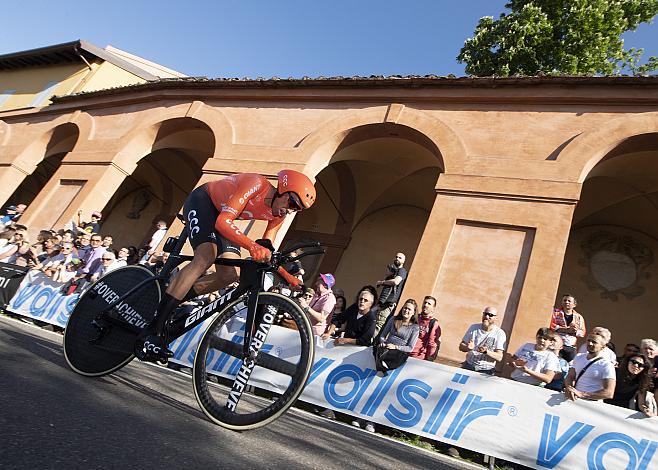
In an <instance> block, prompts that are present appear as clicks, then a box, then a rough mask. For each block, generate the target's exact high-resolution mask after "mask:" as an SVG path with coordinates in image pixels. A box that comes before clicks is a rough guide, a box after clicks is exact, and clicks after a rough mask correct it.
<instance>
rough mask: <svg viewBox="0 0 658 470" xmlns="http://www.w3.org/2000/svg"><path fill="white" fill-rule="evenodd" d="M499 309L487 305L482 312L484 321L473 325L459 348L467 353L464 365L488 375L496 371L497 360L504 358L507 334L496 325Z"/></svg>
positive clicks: (466, 367) (465, 367)
mask: <svg viewBox="0 0 658 470" xmlns="http://www.w3.org/2000/svg"><path fill="white" fill-rule="evenodd" d="M497 317H498V310H496V309H495V308H493V307H485V309H484V311H483V312H482V323H475V324H474V325H471V326H470V327H469V328H468V330H467V331H466V334H464V337H463V338H462V341H461V343H459V350H460V351H462V352H465V353H467V354H466V360H465V361H464V362H463V364H462V367H463V368H464V369H468V370H474V371H476V372H482V373H484V374H488V375H494V374H495V372H496V362H497V361H502V360H503V351H504V350H505V343H506V342H507V335H506V334H505V332H504V331H503V330H502V329H501V328H499V327H498V326H497V325H496V318H497Z"/></svg>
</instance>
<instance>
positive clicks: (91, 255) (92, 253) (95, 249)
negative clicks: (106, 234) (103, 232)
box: [78, 234, 106, 281]
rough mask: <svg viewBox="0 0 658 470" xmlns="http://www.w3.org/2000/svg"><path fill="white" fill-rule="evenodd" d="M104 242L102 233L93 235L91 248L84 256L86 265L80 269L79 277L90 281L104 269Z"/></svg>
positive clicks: (83, 260) (83, 259)
mask: <svg viewBox="0 0 658 470" xmlns="http://www.w3.org/2000/svg"><path fill="white" fill-rule="evenodd" d="M102 243H103V239H102V238H101V236H100V235H98V234H94V235H92V236H91V245H90V246H91V249H90V250H88V251H87V254H86V256H85V257H84V258H82V262H83V263H84V266H82V268H80V269H79V270H78V276H79V277H85V278H86V279H87V280H88V281H89V280H91V279H92V278H96V279H97V278H98V275H99V274H100V272H101V270H102V269H103V263H102V260H101V257H102V256H103V253H105V251H106V250H105V247H104V246H103V245H102Z"/></svg>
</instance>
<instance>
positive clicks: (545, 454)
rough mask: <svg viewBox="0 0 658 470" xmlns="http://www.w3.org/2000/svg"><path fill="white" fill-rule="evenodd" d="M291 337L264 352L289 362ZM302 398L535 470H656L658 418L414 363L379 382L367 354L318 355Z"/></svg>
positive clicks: (179, 358)
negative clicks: (539, 469)
mask: <svg viewBox="0 0 658 470" xmlns="http://www.w3.org/2000/svg"><path fill="white" fill-rule="evenodd" d="M228 326H229V328H226V329H225V330H224V331H223V334H222V336H223V337H225V338H227V339H231V340H233V341H236V342H238V341H241V339H242V331H243V330H242V328H241V324H239V323H234V324H231V325H228ZM204 330H205V324H204V325H200V326H199V327H197V328H196V329H195V330H193V331H191V332H189V333H188V334H187V335H185V336H183V337H181V338H179V339H178V340H176V341H175V342H174V343H172V344H171V348H172V350H173V351H174V353H175V361H176V362H179V363H182V364H185V365H188V366H191V364H192V360H193V358H194V352H195V349H196V345H197V343H198V341H199V338H200V336H201V334H202V333H203V331H204ZM295 337H296V335H295V334H293V333H291V331H290V330H286V329H285V328H280V327H273V328H272V330H271V331H270V334H269V336H268V339H267V343H266V345H265V346H264V350H266V351H268V352H269V353H270V354H274V355H276V356H279V357H282V358H287V359H288V360H292V361H293V362H294V357H295V355H296V354H298V351H299V349H298V348H294V347H291V346H290V339H291V338H295ZM240 364H241V363H240V361H238V360H237V359H236V358H233V357H231V356H228V355H227V354H225V353H218V354H216V355H214V356H213V357H212V358H211V359H210V360H209V363H208V364H207V367H208V368H209V370H212V371H214V372H215V373H218V374H221V375H228V374H231V375H235V373H237V371H238V369H239V367H240ZM284 380H285V377H282V376H280V375H279V374H277V373H275V372H271V371H266V370H263V369H260V368H258V367H257V368H256V369H255V371H254V374H253V375H252V382H250V383H254V385H256V386H258V387H262V388H266V389H270V390H273V391H281V385H282V384H285V383H286V382H284ZM301 398H302V399H303V400H304V401H308V402H311V403H314V404H317V405H319V406H323V407H330V408H333V409H335V410H338V411H341V412H344V413H347V414H350V415H353V416H356V417H360V418H363V419H365V420H369V421H373V422H376V423H379V424H383V425H386V426H389V427H392V428H397V429H402V430H405V431H409V432H411V433H414V434H418V435H421V436H425V437H429V438H432V439H435V440H439V441H443V442H446V443H449V444H454V445H456V446H459V447H465V448H467V449H471V450H474V451H477V452H481V453H483V454H487V455H493V456H495V457H497V458H502V459H505V460H508V461H512V462H518V463H521V464H523V465H526V466H529V467H534V468H551V469H552V468H555V469H567V468H568V469H581V468H588V469H592V470H594V469H595V470H603V469H623V468H628V469H637V470H640V469H642V470H645V469H653V468H658V457H657V456H656V455H655V454H656V450H657V448H658V442H657V440H658V418H655V419H649V418H646V417H644V415H642V414H641V413H633V412H631V411H630V410H627V409H624V408H618V407H615V406H610V405H606V404H603V403H601V402H586V401H577V402H570V401H567V400H566V399H565V397H564V395H563V394H561V393H556V392H551V391H548V390H545V389H543V388H540V387H534V386H530V385H525V384H520V383H517V382H514V381H512V380H508V379H503V378H498V377H490V376H486V375H483V374H478V373H476V372H471V371H467V370H463V369H457V368H454V367H449V366H444V365H440V364H436V363H429V362H426V361H420V360H417V359H409V360H408V361H407V363H406V364H405V365H403V366H402V367H400V368H399V369H396V370H395V371H392V372H391V373H389V374H388V375H387V376H385V377H382V376H381V374H377V373H376V371H375V370H374V359H373V356H372V349H371V348H363V347H355V346H338V347H333V342H331V341H329V342H328V343H327V344H326V345H318V346H317V347H316V355H315V364H314V366H313V370H312V372H311V375H310V377H309V380H308V384H307V386H306V388H305V389H304V393H303V394H302V397H301Z"/></svg>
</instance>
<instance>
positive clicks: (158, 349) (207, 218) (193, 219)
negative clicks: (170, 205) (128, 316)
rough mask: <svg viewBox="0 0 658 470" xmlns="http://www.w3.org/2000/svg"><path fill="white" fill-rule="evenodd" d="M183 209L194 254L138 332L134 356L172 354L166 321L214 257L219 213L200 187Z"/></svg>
mask: <svg viewBox="0 0 658 470" xmlns="http://www.w3.org/2000/svg"><path fill="white" fill-rule="evenodd" d="M183 212H184V215H185V220H186V221H187V224H188V232H189V240H190V244H191V245H192V248H193V250H194V257H193V259H192V261H190V263H189V264H187V266H185V267H184V268H183V269H181V270H180V271H179V272H178V273H177V274H176V275H175V276H174V277H173V278H172V280H171V283H170V285H169V287H168V288H167V292H166V293H165V294H164V295H163V296H162V300H161V302H160V305H158V308H157V312H156V314H155V317H154V318H153V321H152V322H151V323H150V324H149V326H148V327H147V328H145V329H144V331H143V332H142V334H141V335H140V337H139V339H138V341H137V344H136V345H135V346H136V347H135V355H136V356H137V357H138V358H139V359H142V360H143V359H151V358H153V356H156V357H155V359H166V358H167V357H171V355H172V354H171V351H169V350H168V349H167V347H166V346H167V338H165V337H164V336H165V324H166V322H167V320H168V319H169V317H170V316H171V314H172V313H173V312H174V310H176V308H177V307H178V306H179V305H180V303H181V301H182V299H183V298H184V297H185V293H186V292H188V291H189V290H190V289H191V287H192V285H193V284H194V283H195V282H196V280H197V279H198V278H199V277H200V276H201V275H203V274H204V273H205V272H206V270H207V269H208V268H209V267H210V266H212V264H213V262H214V261H215V258H216V256H217V251H218V248H217V245H216V243H217V237H216V235H215V221H216V219H217V216H218V215H219V213H218V211H217V209H216V208H215V206H214V204H213V202H212V200H211V199H210V197H209V196H208V194H207V193H206V191H205V189H204V187H203V186H200V187H199V188H197V189H195V190H194V191H192V193H191V194H190V195H189V197H188V198H187V200H186V201H185V206H184V210H183ZM152 353H155V354H152Z"/></svg>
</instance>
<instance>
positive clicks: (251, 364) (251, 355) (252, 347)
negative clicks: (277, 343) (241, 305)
mask: <svg viewBox="0 0 658 470" xmlns="http://www.w3.org/2000/svg"><path fill="white" fill-rule="evenodd" d="M257 304H258V291H253V292H251V293H250V294H249V298H248V302H247V319H246V323H245V335H244V350H243V359H242V365H241V366H240V370H239V371H238V373H237V375H236V376H235V380H234V381H233V387H231V391H230V392H229V394H228V398H227V399H226V407H227V408H228V409H229V410H231V411H235V409H236V408H237V406H238V402H239V401H240V397H242V393H243V392H244V391H245V388H246V387H247V383H248V382H249V379H250V378H251V374H252V373H253V371H254V368H255V367H256V362H257V358H258V352H259V351H260V349H261V348H262V347H263V345H264V344H265V340H266V339H267V335H268V334H269V332H270V329H271V328H272V323H274V319H275V318H276V314H277V308H276V307H275V306H273V305H266V306H264V311H263V312H262V314H261V315H258V316H259V317H260V318H259V320H260V321H258V322H256V316H257V313H258V312H257V311H256V308H257ZM256 325H257V326H256ZM255 326H256V328H255V331H254V327H255Z"/></svg>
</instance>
